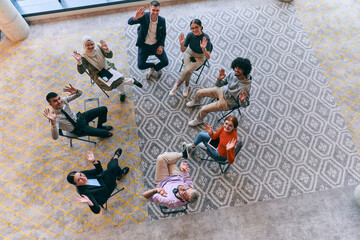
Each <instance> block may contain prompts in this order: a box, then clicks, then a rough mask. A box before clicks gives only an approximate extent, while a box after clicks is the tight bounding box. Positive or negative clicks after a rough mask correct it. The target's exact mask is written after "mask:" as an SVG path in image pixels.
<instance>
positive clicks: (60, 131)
mask: <svg viewBox="0 0 360 240" xmlns="http://www.w3.org/2000/svg"><path fill="white" fill-rule="evenodd" d="M64 132H65V131H64ZM59 135H60V136H62V137H66V138H68V139H69V140H70V147H72V140H74V139H76V140H79V141H83V142H89V143H93V144H95V145H96V142H95V141H91V140H90V137H89V136H87V139H83V138H81V137H84V136H78V135H75V134H72V133H69V132H65V134H64V133H63V131H62V130H61V129H59Z"/></svg>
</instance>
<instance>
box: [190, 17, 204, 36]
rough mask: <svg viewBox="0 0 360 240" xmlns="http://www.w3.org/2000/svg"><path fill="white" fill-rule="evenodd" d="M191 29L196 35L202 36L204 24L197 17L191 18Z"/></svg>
mask: <svg viewBox="0 0 360 240" xmlns="http://www.w3.org/2000/svg"><path fill="white" fill-rule="evenodd" d="M190 30H191V32H192V33H193V34H194V35H196V36H200V35H201V34H202V30H203V26H202V24H201V21H200V19H196V18H195V19H193V20H191V22H190Z"/></svg>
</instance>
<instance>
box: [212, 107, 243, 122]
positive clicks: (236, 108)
mask: <svg viewBox="0 0 360 240" xmlns="http://www.w3.org/2000/svg"><path fill="white" fill-rule="evenodd" d="M235 110H237V111H238V113H239V116H241V111H240V106H238V107H234V108H232V109H230V110H227V111H221V112H220V114H221V118H219V119H218V120H217V122H220V121H221V120H223V119H224V118H226V117H227V116H229V115H230V114H231V113H233V112H234V111H235Z"/></svg>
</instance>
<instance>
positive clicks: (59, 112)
mask: <svg viewBox="0 0 360 240" xmlns="http://www.w3.org/2000/svg"><path fill="white" fill-rule="evenodd" d="M64 92H69V93H70V95H69V96H66V97H63V98H60V96H59V95H58V94H57V93H55V92H50V93H48V94H47V95H46V100H47V101H48V103H49V105H50V106H51V108H52V109H49V108H45V110H44V112H43V115H44V116H45V117H46V118H47V119H48V120H49V122H50V123H51V137H52V138H53V139H54V140H57V139H58V138H59V129H61V130H62V131H66V132H69V133H72V134H75V135H77V136H94V137H101V138H108V137H111V136H112V135H113V134H112V133H111V132H109V131H111V130H112V129H113V127H112V126H104V125H103V124H104V123H106V122H107V113H108V109H107V107H105V106H101V107H97V108H93V109H90V110H87V111H85V112H82V113H81V112H78V113H77V114H75V113H74V112H73V111H72V110H71V108H70V105H69V103H70V102H71V101H73V100H75V99H76V98H78V97H80V96H81V95H82V91H81V90H80V89H76V88H74V87H73V86H72V85H71V84H69V86H65V88H64ZM95 118H98V122H97V127H96V128H94V127H91V126H89V122H91V121H93V120H94V119H95Z"/></svg>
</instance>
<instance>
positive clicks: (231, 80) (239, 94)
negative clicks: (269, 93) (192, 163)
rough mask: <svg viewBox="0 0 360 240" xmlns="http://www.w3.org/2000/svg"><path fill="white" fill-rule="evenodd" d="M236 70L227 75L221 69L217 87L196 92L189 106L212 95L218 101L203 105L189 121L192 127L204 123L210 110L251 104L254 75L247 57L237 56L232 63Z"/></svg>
mask: <svg viewBox="0 0 360 240" xmlns="http://www.w3.org/2000/svg"><path fill="white" fill-rule="evenodd" d="M231 68H232V69H233V70H234V72H232V73H230V74H228V75H227V76H226V75H225V70H224V69H220V71H219V77H218V79H217V81H216V82H215V87H213V88H205V89H200V90H198V91H197V92H196V94H195V97H194V99H193V100H192V101H190V102H187V103H186V106H187V107H194V106H198V105H200V100H201V99H202V98H203V97H211V98H215V99H217V101H215V102H212V103H210V104H207V105H205V106H202V108H201V109H200V111H199V113H198V114H197V115H196V117H195V119H194V120H191V121H189V123H188V125H189V126H190V127H195V126H197V125H199V124H202V123H203V119H204V118H205V117H206V115H207V114H208V113H209V112H218V111H226V110H230V109H234V108H238V107H243V108H246V107H247V106H249V104H250V100H249V99H250V89H251V81H252V77H251V75H250V72H251V63H250V60H249V59H246V58H240V57H238V58H236V59H234V60H233V61H232V63H231Z"/></svg>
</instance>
